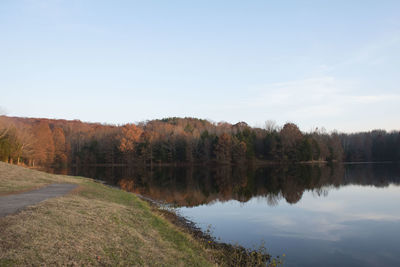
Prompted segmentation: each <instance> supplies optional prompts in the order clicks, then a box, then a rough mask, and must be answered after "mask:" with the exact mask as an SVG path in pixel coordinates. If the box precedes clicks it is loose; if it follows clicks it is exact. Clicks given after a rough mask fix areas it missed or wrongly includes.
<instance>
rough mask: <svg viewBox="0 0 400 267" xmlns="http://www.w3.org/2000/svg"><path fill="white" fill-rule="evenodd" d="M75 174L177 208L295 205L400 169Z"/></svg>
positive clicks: (399, 179)
mask: <svg viewBox="0 0 400 267" xmlns="http://www.w3.org/2000/svg"><path fill="white" fill-rule="evenodd" d="M75 172H77V170H75ZM75 174H79V175H83V176H88V177H95V178H100V179H104V180H106V181H108V182H109V183H113V184H117V185H119V186H120V187H121V188H123V189H124V190H127V191H130V192H134V193H138V194H141V195H145V196H149V197H151V198H153V199H156V200H160V201H166V202H168V203H173V204H175V205H177V206H197V205H201V204H207V203H211V202H213V201H217V200H218V201H228V200H232V199H235V200H238V201H240V202H247V201H248V200H250V199H251V198H253V197H257V196H259V197H265V198H266V199H267V202H268V204H269V205H272V206H273V205H276V204H277V203H278V202H279V201H280V200H281V199H282V198H284V199H285V200H286V201H287V202H288V203H291V204H294V203H297V202H298V201H299V200H300V199H301V198H302V196H303V193H304V191H306V190H307V191H312V192H313V194H315V195H316V196H320V197H324V196H326V195H327V194H328V193H329V190H330V188H332V187H340V186H343V185H349V184H357V185H372V186H379V187H382V186H388V185H389V184H391V183H395V184H399V183H400V175H399V174H400V168H399V167H398V166H396V165H335V166H318V165H285V166H268V167H262V168H255V167H247V166H219V167H212V168H211V167H194V166H192V167H160V168H152V169H149V168H126V167H124V168H117V167H114V168H111V167H110V168H89V169H82V170H79V171H78V172H77V173H75Z"/></svg>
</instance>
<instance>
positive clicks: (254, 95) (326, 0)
mask: <svg viewBox="0 0 400 267" xmlns="http://www.w3.org/2000/svg"><path fill="white" fill-rule="evenodd" d="M399 14H400V1H397V0H395V1H388V0H382V1H375V0H374V1H368V0H353V1H348V0H345V1H341V0H336V1H330V0H318V1H311V0H304V1H289V0H283V1H267V0H265V1H234V0H230V1H222V0H218V1H217V0H211V1H206V0H203V1H195V0H194V1H173V0H170V1H161V0H160V1H150V0H146V1H122V0H121V1H101V0H93V1H90V0H65V1H63V0H52V1H48V0H25V1H23V0H21V1H19V0H2V1H0V107H1V110H2V111H1V112H2V113H6V114H7V115H9V116H22V117H45V118H58V119H80V120H82V121H89V122H102V123H112V124H123V123H128V122H139V121H144V120H150V119H157V118H165V117H171V116H177V117H197V118H203V119H209V120H211V121H215V122H218V121H227V122H231V123H236V122H239V121H245V122H247V123H248V124H249V125H251V126H256V127H262V126H263V125H264V123H265V121H267V120H273V121H275V122H276V123H277V124H278V125H283V124H284V123H286V122H294V123H296V124H297V125H298V126H299V127H300V129H302V130H303V131H310V130H312V129H314V128H315V127H319V128H321V127H324V128H325V129H326V130H328V131H331V130H334V129H336V130H338V131H341V132H354V131H366V130H372V129H377V128H379V129H386V130H393V129H395V130H399V129H400V123H399V122H400V120H399V117H400V116H399V115H400V104H399V103H400V15H399Z"/></svg>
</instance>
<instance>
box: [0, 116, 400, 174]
mask: <svg viewBox="0 0 400 267" xmlns="http://www.w3.org/2000/svg"><path fill="white" fill-rule="evenodd" d="M0 160H1V161H6V162H10V163H17V164H25V165H29V166H49V165H52V166H59V167H66V166H70V165H76V164H140V165H152V164H209V163H210V164H212V163H216V164H227V165H229V164H241V163H249V162H252V163H261V162H283V163H290V162H292V163H293V162H310V161H328V162H332V161H339V162H340V161H357V162H359V161H399V160H400V133H399V131H393V132H386V131H384V130H374V131H371V132H361V133H354V134H343V133H337V132H332V133H327V132H326V131H324V130H318V129H316V130H314V131H312V132H307V133H305V132H302V131H300V129H299V128H298V127H297V125H296V124H294V123H286V124H285V125H284V126H282V127H279V126H277V125H275V124H274V123H272V122H267V123H266V125H265V127H264V128H254V127H250V126H249V125H247V124H246V123H245V122H239V123H236V124H230V123H227V122H218V123H214V122H210V121H207V120H202V119H196V118H175V117H174V118H165V119H161V120H151V121H146V122H140V123H137V124H125V125H108V124H99V123H85V122H81V121H79V120H72V121H71V120H52V119H35V118H19V117H7V116H0Z"/></svg>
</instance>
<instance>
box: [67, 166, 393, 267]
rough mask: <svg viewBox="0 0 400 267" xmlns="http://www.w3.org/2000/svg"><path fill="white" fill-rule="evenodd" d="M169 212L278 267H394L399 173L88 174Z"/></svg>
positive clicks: (100, 170)
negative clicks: (280, 262) (280, 259)
mask: <svg viewBox="0 0 400 267" xmlns="http://www.w3.org/2000/svg"><path fill="white" fill-rule="evenodd" d="M69 174H73V175H82V176H86V177H94V178H97V179H102V180H105V181H106V182H107V183H109V184H114V185H118V186H120V187H121V188H123V189H124V190H127V191H131V192H134V193H137V194H141V195H143V196H146V197H150V198H152V199H154V200H157V201H160V202H164V203H167V204H169V205H171V206H173V207H175V209H176V211H177V212H178V213H179V214H180V215H182V216H184V217H186V218H188V219H190V220H191V221H193V222H195V223H196V224H197V225H198V226H199V227H200V228H201V229H203V230H207V229H211V231H212V233H213V235H214V236H215V237H216V238H219V239H220V240H221V241H223V242H227V243H232V244H236V243H237V244H239V245H242V246H245V247H249V248H253V247H257V246H260V244H262V243H263V242H265V246H266V248H267V250H268V252H269V253H270V254H271V255H273V256H278V255H282V254H285V255H286V256H285V265H284V266H400V186H399V185H400V166H399V165H394V164H338V165H333V166H318V165H291V166H267V167H262V168H255V167H247V166H236V167H231V166H220V167H204V166H201V167H153V168H148V167H147V168H137V167H136V168H133V167H131V168H128V167H90V168H79V169H77V168H75V169H72V170H70V171H69Z"/></svg>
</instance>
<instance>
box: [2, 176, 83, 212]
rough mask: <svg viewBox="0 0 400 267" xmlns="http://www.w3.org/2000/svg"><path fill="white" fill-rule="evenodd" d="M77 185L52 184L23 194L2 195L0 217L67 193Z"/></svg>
mask: <svg viewBox="0 0 400 267" xmlns="http://www.w3.org/2000/svg"><path fill="white" fill-rule="evenodd" d="M76 187H77V185H75V184H51V185H49V186H46V187H43V188H40V189H37V190H32V191H29V192H25V193H21V194H15V195H8V196H0V217H4V216H6V215H8V214H12V213H16V212H18V211H19V210H21V209H23V208H25V207H26V206H31V205H34V204H37V203H39V202H41V201H43V200H46V199H49V198H52V197H59V196H62V195H65V194H66V193H68V192H69V191H71V190H72V189H74V188H76Z"/></svg>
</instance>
